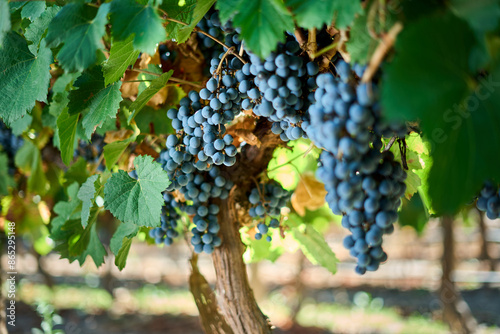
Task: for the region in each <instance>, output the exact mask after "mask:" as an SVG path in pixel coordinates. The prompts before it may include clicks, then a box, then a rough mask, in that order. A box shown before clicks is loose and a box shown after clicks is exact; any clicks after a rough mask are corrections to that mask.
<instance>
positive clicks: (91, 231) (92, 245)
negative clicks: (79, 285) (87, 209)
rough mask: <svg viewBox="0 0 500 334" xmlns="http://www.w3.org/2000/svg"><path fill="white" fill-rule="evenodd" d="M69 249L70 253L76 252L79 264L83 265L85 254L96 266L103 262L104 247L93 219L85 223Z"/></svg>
mask: <svg viewBox="0 0 500 334" xmlns="http://www.w3.org/2000/svg"><path fill="white" fill-rule="evenodd" d="M69 250H70V253H73V254H78V255H77V259H78V262H79V263H80V266H81V265H83V263H84V262H85V259H86V258H87V256H90V257H91V258H92V260H93V261H94V263H95V265H96V266H97V267H100V266H101V264H103V263H104V257H105V256H106V249H105V248H104V246H103V245H102V243H101V241H100V240H99V235H98V234H97V224H96V223H95V220H94V221H93V222H92V223H89V224H88V225H87V227H86V228H85V230H84V231H83V233H82V234H81V236H80V239H79V240H78V241H77V242H76V243H75V244H74V245H73V247H70V249H69Z"/></svg>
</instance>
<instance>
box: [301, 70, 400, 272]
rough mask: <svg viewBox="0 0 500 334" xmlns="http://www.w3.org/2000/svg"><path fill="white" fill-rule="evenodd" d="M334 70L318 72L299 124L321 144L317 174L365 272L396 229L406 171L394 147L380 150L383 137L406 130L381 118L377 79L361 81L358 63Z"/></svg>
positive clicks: (376, 262) (381, 256) (373, 266)
mask: <svg viewBox="0 0 500 334" xmlns="http://www.w3.org/2000/svg"><path fill="white" fill-rule="evenodd" d="M336 69H337V74H338V77H336V76H334V75H333V74H331V73H325V74H320V75H319V76H318V77H317V79H316V83H317V85H318V88H317V89H316V91H315V93H314V98H315V100H316V102H315V103H314V104H312V105H311V106H310V108H309V115H310V122H304V124H303V127H304V128H305V129H306V132H307V134H308V135H309V137H310V138H311V139H312V140H313V141H314V142H315V144H316V145H317V146H319V147H322V148H324V149H325V151H323V153H322V154H321V156H320V166H319V168H318V170H317V175H318V178H319V179H320V180H322V181H323V182H324V183H325V188H326V190H327V192H328V194H327V196H326V200H327V202H328V204H329V206H330V208H331V209H332V211H333V212H334V213H335V214H338V215H340V214H341V215H343V218H342V226H344V227H345V228H347V229H349V231H350V232H351V233H352V235H350V236H348V237H346V238H345V239H344V246H345V247H346V248H348V249H349V250H350V253H351V255H352V256H354V257H356V258H357V267H356V272H357V273H359V274H364V273H365V272H366V271H367V270H368V271H375V270H377V269H378V267H379V265H380V263H382V262H384V261H385V260H386V259H387V254H386V253H385V252H384V251H383V249H382V247H381V245H382V236H383V235H384V234H390V233H392V231H393V230H394V226H393V224H394V223H395V222H396V220H397V218H398V215H397V210H398V208H399V206H400V205H401V199H400V198H401V197H402V196H403V195H404V193H405V191H406V185H405V183H404V181H405V179H406V172H405V171H404V170H403V168H402V167H401V165H400V163H399V162H397V161H395V160H394V155H393V154H392V152H390V151H387V152H382V151H381V150H382V147H383V144H382V141H381V137H382V135H404V133H405V132H404V131H406V130H403V129H406V128H405V126H404V124H403V125H401V124H399V125H398V124H394V125H391V124H385V123H384V122H383V121H382V120H381V114H380V107H379V104H378V96H377V88H376V84H375V83H374V82H368V83H359V77H361V76H362V70H363V69H362V68H359V67H357V68H356V70H357V71H352V69H351V67H350V65H349V64H347V63H346V62H344V61H343V60H340V61H339V62H337V63H336ZM356 72H358V73H356ZM356 76H358V78H356ZM398 132H399V133H398Z"/></svg>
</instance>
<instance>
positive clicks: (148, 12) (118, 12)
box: [110, 0, 166, 55]
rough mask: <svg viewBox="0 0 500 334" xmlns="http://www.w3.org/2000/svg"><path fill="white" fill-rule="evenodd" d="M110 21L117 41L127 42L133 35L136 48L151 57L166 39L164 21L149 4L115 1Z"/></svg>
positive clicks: (124, 0) (129, 0) (132, 0)
mask: <svg viewBox="0 0 500 334" xmlns="http://www.w3.org/2000/svg"><path fill="white" fill-rule="evenodd" d="M110 21H111V24H112V32H113V37H114V38H115V39H116V40H119V41H125V40H127V39H128V38H129V36H130V35H132V34H133V35H134V42H133V44H134V48H135V49H136V50H140V51H142V52H146V53H148V54H151V55H152V54H154V53H155V50H156V44H158V43H160V42H162V41H164V40H165V38H166V34H165V29H164V28H163V24H162V20H161V18H160V17H159V16H158V14H157V13H156V10H155V9H154V8H153V7H152V6H151V5H150V4H149V3H148V4H147V5H142V4H139V3H137V2H136V1H134V0H113V2H112V3H111V17H110Z"/></svg>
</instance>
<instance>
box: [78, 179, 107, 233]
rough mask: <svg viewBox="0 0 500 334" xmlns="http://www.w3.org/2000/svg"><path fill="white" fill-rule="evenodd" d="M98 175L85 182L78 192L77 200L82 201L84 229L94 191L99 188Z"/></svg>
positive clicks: (92, 202)
mask: <svg viewBox="0 0 500 334" xmlns="http://www.w3.org/2000/svg"><path fill="white" fill-rule="evenodd" d="M98 178H99V175H97V174H96V175H92V176H91V177H89V178H88V179H87V181H85V183H84V184H82V186H81V187H80V190H79V191H78V195H77V196H78V199H80V201H82V226H83V227H86V226H87V223H88V221H89V217H90V209H91V208H92V206H93V205H94V203H95V201H94V199H95V194H96V190H97V189H98V188H99V187H100V184H101V182H100V181H99V180H98Z"/></svg>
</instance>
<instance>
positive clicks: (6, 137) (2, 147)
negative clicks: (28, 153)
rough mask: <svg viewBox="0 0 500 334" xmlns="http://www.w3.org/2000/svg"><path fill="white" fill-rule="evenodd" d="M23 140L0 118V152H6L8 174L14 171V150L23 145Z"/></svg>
mask: <svg viewBox="0 0 500 334" xmlns="http://www.w3.org/2000/svg"><path fill="white" fill-rule="evenodd" d="M23 142H24V141H23V139H22V137H21V136H16V135H14V134H13V133H12V130H11V129H9V128H7V126H6V125H5V124H4V123H3V122H2V121H1V120H0V152H4V153H5V154H7V158H8V168H9V174H11V175H13V174H14V172H15V171H16V168H15V165H14V157H15V155H16V152H17V151H18V150H19V149H20V148H21V146H22V145H23Z"/></svg>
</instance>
